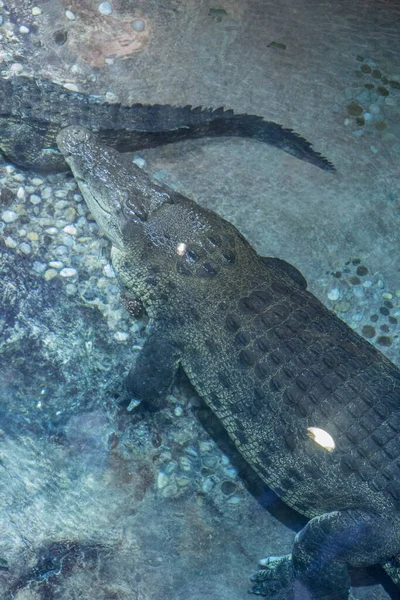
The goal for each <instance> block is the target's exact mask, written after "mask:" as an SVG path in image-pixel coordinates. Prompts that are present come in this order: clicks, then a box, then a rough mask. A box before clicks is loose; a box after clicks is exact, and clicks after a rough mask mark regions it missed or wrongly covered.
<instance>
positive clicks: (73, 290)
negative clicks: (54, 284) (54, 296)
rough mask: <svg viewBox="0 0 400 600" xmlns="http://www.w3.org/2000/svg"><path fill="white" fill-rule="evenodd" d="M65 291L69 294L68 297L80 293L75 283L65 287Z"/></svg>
mask: <svg viewBox="0 0 400 600" xmlns="http://www.w3.org/2000/svg"><path fill="white" fill-rule="evenodd" d="M65 291H66V292H67V294H68V296H73V295H74V294H76V292H77V291H78V288H77V287H76V285H74V284H73V283H67V285H66V286H65Z"/></svg>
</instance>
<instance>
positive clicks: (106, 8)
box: [99, 2, 113, 16]
mask: <svg viewBox="0 0 400 600" xmlns="http://www.w3.org/2000/svg"><path fill="white" fill-rule="evenodd" d="M112 11H113V7H112V4H111V2H101V3H100V4H99V13H100V14H101V15H105V16H107V15H111V13H112Z"/></svg>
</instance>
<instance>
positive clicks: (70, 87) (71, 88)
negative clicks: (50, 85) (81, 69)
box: [63, 83, 79, 92]
mask: <svg viewBox="0 0 400 600" xmlns="http://www.w3.org/2000/svg"><path fill="white" fill-rule="evenodd" d="M63 87H64V88H65V89H66V90H69V91H70V92H79V87H78V86H77V85H76V83H64V85H63Z"/></svg>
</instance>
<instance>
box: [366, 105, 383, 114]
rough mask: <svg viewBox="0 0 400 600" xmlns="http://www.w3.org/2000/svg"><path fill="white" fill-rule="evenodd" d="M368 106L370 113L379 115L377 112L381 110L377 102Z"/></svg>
mask: <svg viewBox="0 0 400 600" xmlns="http://www.w3.org/2000/svg"><path fill="white" fill-rule="evenodd" d="M368 108H369V112H370V113H372V114H373V115H379V113H380V112H381V109H380V107H379V106H378V104H370V105H369V107H368Z"/></svg>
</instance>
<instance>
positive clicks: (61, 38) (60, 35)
mask: <svg viewBox="0 0 400 600" xmlns="http://www.w3.org/2000/svg"><path fill="white" fill-rule="evenodd" d="M67 39H68V31H65V30H64V29H58V31H55V32H54V33H53V40H54V41H55V43H56V44H57V46H63V45H64V44H65V42H66V41H67Z"/></svg>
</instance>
